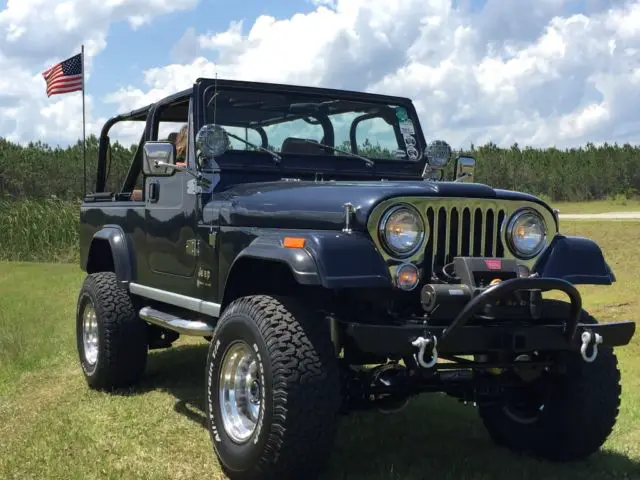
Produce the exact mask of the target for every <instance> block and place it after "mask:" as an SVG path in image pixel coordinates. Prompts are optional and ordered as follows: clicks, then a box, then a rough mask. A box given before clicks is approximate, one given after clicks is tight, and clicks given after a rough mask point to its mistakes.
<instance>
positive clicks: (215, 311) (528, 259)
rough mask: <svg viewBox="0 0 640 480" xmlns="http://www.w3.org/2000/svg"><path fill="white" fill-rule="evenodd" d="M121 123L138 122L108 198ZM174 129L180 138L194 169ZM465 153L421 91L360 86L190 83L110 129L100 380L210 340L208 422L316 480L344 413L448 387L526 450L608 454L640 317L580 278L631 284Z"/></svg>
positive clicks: (233, 460) (89, 364)
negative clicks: (603, 304) (602, 303)
mask: <svg viewBox="0 0 640 480" xmlns="http://www.w3.org/2000/svg"><path fill="white" fill-rule="evenodd" d="M125 120H136V121H140V122H144V125H145V129H144V133H143V135H142V137H141V139H140V142H139V145H138V149H137V150H136V152H135V155H134V158H133V159H132V163H131V168H130V170H129V172H128V174H127V176H126V178H125V180H124V182H123V184H122V185H121V186H120V188H119V189H118V191H115V192H109V191H106V185H107V172H108V151H109V142H110V140H109V136H108V135H109V130H110V129H111V127H112V126H113V125H115V124H116V123H118V122H119V121H125ZM163 122H169V123H175V122H181V123H184V124H186V125H187V126H188V136H187V138H188V144H187V150H186V165H185V166H184V167H180V166H177V165H176V159H175V152H176V147H175V145H174V144H173V143H172V141H171V140H170V139H168V138H167V139H166V140H164V139H163V137H162V136H161V135H160V129H161V128H160V126H161V125H162V124H163ZM367 122H373V123H369V124H368V123H367ZM366 125H369V126H368V127H367V126H366ZM369 135H370V136H372V137H373V138H377V139H378V140H380V141H382V142H383V143H384V145H385V146H384V148H378V146H377V145H375V144H371V142H369V141H368V137H367V136H369ZM363 136H364V137H365V139H364V140H363ZM450 156H451V150H450V148H449V147H448V145H447V144H446V143H444V142H428V141H427V139H426V138H425V135H424V133H423V132H422V130H421V127H420V122H419V119H418V116H417V113H416V110H415V108H414V106H413V103H412V102H411V100H410V99H407V98H402V97H393V96H385V95H374V94H368V93H361V92H349V91H341V90H331V89H322V88H311V87H298V86H289V85H277V84H264V83H251V82H239V81H226V80H211V79H198V80H197V81H196V82H195V83H194V85H193V87H192V88H190V89H188V90H185V91H183V92H179V93H177V94H175V95H173V96H170V97H167V98H165V99H162V100H160V101H158V102H157V103H155V104H152V105H149V106H148V107H145V108H142V109H139V110H135V111H133V112H130V113H128V114H123V115H120V116H117V117H114V118H113V119H111V120H110V121H109V122H107V124H106V125H105V127H104V129H103V131H102V134H101V137H100V151H99V159H98V168H97V176H96V189H95V193H93V194H90V195H88V196H87V197H86V198H85V201H84V203H83V204H82V206H81V217H80V253H81V255H80V256H81V268H82V269H83V270H84V271H86V273H87V280H86V281H85V284H84V286H83V288H82V290H81V293H80V296H79V300H78V312H77V318H76V322H77V333H78V350H79V354H80V360H81V364H82V367H83V371H84V374H85V376H86V379H87V381H88V383H89V385H90V386H91V387H93V388H102V389H111V388H115V387H121V386H130V385H133V384H135V383H136V382H137V381H138V380H139V379H140V377H141V376H142V375H143V373H144V369H145V366H146V359H147V351H148V349H150V348H167V347H170V346H171V344H172V343H173V342H174V341H175V340H176V339H177V338H178V336H179V335H196V336H201V337H205V338H207V339H208V340H209V341H210V345H209V356H208V359H207V375H206V379H205V380H206V389H205V390H206V391H205V396H206V404H207V416H208V422H209V432H210V434H211V439H212V442H213V445H214V448H215V452H216V454H217V455H218V458H219V460H220V463H221V465H222V467H223V469H224V470H225V472H226V473H227V475H228V476H229V477H231V478H279V479H283V478H310V477H312V476H314V475H316V474H317V473H318V472H319V471H321V470H322V466H323V464H324V462H325V461H326V458H327V457H328V455H329V452H330V449H331V445H332V441H333V437H334V434H335V426H336V422H337V417H338V415H339V414H340V413H348V412H349V411H353V410H356V409H360V408H379V409H381V410H386V411H388V410H394V409H398V408H402V407H403V406H404V405H406V403H407V401H408V399H409V398H410V397H411V396H413V395H415V394H419V393H423V392H433V391H441V392H445V393H447V394H449V395H451V396H452V397H455V398H458V399H459V400H461V401H465V402H466V401H472V402H475V403H476V405H477V406H478V408H479V410H480V415H481V417H482V419H483V421H484V422H485V425H486V426H487V428H488V430H489V432H490V433H491V436H492V438H493V439H494V440H495V441H496V442H497V443H502V444H506V445H507V446H509V447H510V448H513V449H515V450H522V449H525V450H532V451H534V452H535V453H537V454H539V455H542V456H544V457H546V458H553V459H562V460H566V459H575V458H584V457H585V456H587V455H589V454H590V453H592V452H594V451H595V450H597V449H598V448H599V447H600V446H601V445H602V444H603V443H604V441H605V440H606V438H607V436H608V435H609V432H610V431H611V429H612V428H613V425H614V423H615V418H616V416H617V405H618V404H619V390H620V386H619V372H618V370H617V367H616V360H615V355H614V353H613V347H616V346H620V345H626V344H627V343H628V342H629V341H630V339H631V337H632V336H633V334H634V332H635V324H634V323H633V322H617V323H609V324H598V323H597V321H596V320H595V319H594V318H593V317H591V316H590V315H589V314H588V312H586V310H584V309H583V307H582V301H581V297H580V294H579V291H578V289H577V288H578V287H577V286H578V285H580V284H597V285H603V286H606V285H610V284H611V283H612V282H614V281H615V276H614V274H613V272H612V271H611V269H610V268H609V265H608V264H607V263H606V261H605V259H604V256H603V254H602V252H601V250H600V248H599V247H598V246H597V244H595V243H594V242H593V241H591V240H588V239H584V238H576V237H570V236H565V235H563V234H562V233H561V232H560V224H559V218H558V215H557V212H556V211H554V210H553V209H552V208H551V207H550V206H549V205H547V204H546V203H545V202H543V201H542V200H540V199H539V198H537V197H535V196H533V195H529V194H526V193H522V192H515V191H507V190H502V189H496V188H491V187H490V186H487V185H482V184H478V183H474V181H473V180H474V178H473V166H474V163H475V162H474V160H473V159H472V158H470V157H459V158H457V159H456V161H455V163H454V165H453V167H454V168H453V170H454V176H453V178H450V179H447V178H446V177H445V175H449V174H445V173H444V172H445V170H444V169H445V167H446V166H447V164H448V161H449V157H450ZM138 188H139V189H140V190H141V192H140V193H139V194H136V195H134V192H135V191H136V190H137V189H138ZM554 290H555V291H561V292H564V293H565V294H566V296H567V297H568V300H569V301H568V302H567V301H557V300H551V299H547V298H545V297H544V295H543V294H544V293H545V292H547V291H554ZM469 357H471V358H469ZM440 360H447V362H446V363H443V362H441V361H440ZM367 365H369V366H370V365H374V367H373V368H365V366H367ZM592 382H595V383H597V384H598V385H599V387H598V388H597V389H591V390H589V388H587V391H589V392H590V393H588V394H587V397H586V398H585V397H582V396H581V395H582V394H581V393H580V392H583V391H584V389H585V385H586V386H589V385H591V384H592ZM597 395H600V397H597V398H595V399H594V398H593V396H597ZM590 396H591V397H590ZM541 406H545V408H544V409H541ZM571 408H578V409H582V410H580V411H581V414H582V415H583V416H582V417H576V416H575V415H573V416H572V415H567V412H568V409H571Z"/></svg>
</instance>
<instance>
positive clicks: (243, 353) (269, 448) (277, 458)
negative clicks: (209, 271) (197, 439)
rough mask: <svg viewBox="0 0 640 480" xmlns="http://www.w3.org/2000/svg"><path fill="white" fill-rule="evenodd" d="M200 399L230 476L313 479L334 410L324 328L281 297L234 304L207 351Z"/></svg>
mask: <svg viewBox="0 0 640 480" xmlns="http://www.w3.org/2000/svg"><path fill="white" fill-rule="evenodd" d="M206 400H207V401H206V411H207V418H208V421H209V433H210V436H211V440H212V443H213V446H214V450H215V452H216V455H217V457H218V460H219V462H220V464H221V466H222V468H223V470H224V471H225V473H226V475H227V476H228V477H229V478H230V479H232V480H235V479H243V480H245V479H279V480H286V479H289V478H292V479H293V478H296V479H297V478H305V479H311V478H315V477H316V476H317V475H318V474H319V472H320V471H321V470H322V469H323V468H324V465H325V463H326V461H327V459H328V457H329V456H330V453H331V448H332V446H333V440H334V437H335V432H336V424H337V417H338V410H339V407H340V383H339V375H338V366H337V360H336V358H335V354H334V350H333V344H332V343H331V337H330V334H329V331H328V326H327V323H326V322H325V321H324V319H323V318H320V317H319V316H318V315H316V314H315V313H314V312H313V311H311V310H309V309H307V308H305V307H304V306H302V305H301V304H300V303H299V302H297V301H295V300H292V299H288V298H274V297H270V296H264V295H258V296H251V297H244V298H240V299H238V300H236V301H234V302H233V303H231V304H230V305H229V307H228V308H227V309H226V310H225V312H224V314H223V315H222V317H221V318H220V321H219V323H218V325H217V327H216V331H215V334H214V336H213V340H212V341H211V344H210V346H209V355H208V358H207V368H206Z"/></svg>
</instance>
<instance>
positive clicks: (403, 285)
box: [396, 263, 420, 291]
mask: <svg viewBox="0 0 640 480" xmlns="http://www.w3.org/2000/svg"><path fill="white" fill-rule="evenodd" d="M419 281H420V274H419V272H418V268H417V267H416V266H415V265H413V264H412V263H403V264H402V265H400V266H399V267H398V269H397V270H396V285H397V286H398V288H400V289H402V290H405V291H409V290H413V289H414V288H416V286H417V285H418V282H419Z"/></svg>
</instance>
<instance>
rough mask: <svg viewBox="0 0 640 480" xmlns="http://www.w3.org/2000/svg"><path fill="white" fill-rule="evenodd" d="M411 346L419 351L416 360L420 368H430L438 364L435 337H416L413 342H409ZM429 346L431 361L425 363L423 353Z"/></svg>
mask: <svg viewBox="0 0 640 480" xmlns="http://www.w3.org/2000/svg"><path fill="white" fill-rule="evenodd" d="M411 345H413V346H414V347H418V348H419V349H420V351H419V352H418V355H417V358H416V360H417V361H418V364H420V366H421V367H423V368H431V367H433V366H434V365H435V364H436V363H437V362H438V350H437V349H436V346H437V345H438V339H437V337H435V336H433V335H432V336H431V337H430V338H424V337H418V338H416V339H415V340H414V341H413V342H411ZM429 346H431V360H429V361H428V362H425V360H424V352H425V350H426V349H427V347H429Z"/></svg>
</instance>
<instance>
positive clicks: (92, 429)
mask: <svg viewBox="0 0 640 480" xmlns="http://www.w3.org/2000/svg"><path fill="white" fill-rule="evenodd" d="M562 226H563V230H564V231H565V232H566V233H568V234H577V235H584V236H588V237H591V238H594V239H595V240H596V241H598V243H599V244H600V245H601V246H602V248H603V249H604V252H605V255H606V257H607V258H608V260H609V261H610V264H611V266H612V268H613V269H614V271H615V272H616V274H617V276H618V283H617V284H615V285H614V286H612V287H592V286H587V287H582V288H581V291H582V292H583V294H584V304H585V308H587V309H588V310H590V311H591V312H592V313H593V314H595V315H596V316H597V317H598V318H599V319H600V320H601V321H610V320H618V319H634V320H638V319H639V318H640V297H639V293H640V281H639V280H638V279H637V271H638V270H639V269H640V248H639V247H638V246H637V245H638V244H637V239H638V238H639V237H640V222H615V223H607V224H606V225H605V227H604V228H603V226H602V225H598V224H597V223H594V222H584V221H583V222H568V221H565V222H562ZM82 278H83V277H82V273H81V272H80V271H79V269H78V268H77V267H76V266H75V265H65V264H56V265H53V264H29V263H0V292H2V295H0V332H1V333H0V415H1V416H2V419H3V421H2V422H0V452H2V453H1V454H0V478H2V479H21V480H22V479H42V478H47V479H48V478H56V479H57V478H64V479H83V480H84V479H94V478H95V479H97V478H114V479H115V478H127V479H129V478H136V479H142V478H153V479H187V478H194V479H195V478H199V479H200V478H212V479H218V478H224V477H223V476H222V475H221V474H220V472H219V469H218V466H217V463H216V461H215V457H214V455H213V452H212V449H211V443H210V441H209V437H208V434H207V431H206V429H205V418H204V397H203V384H204V362H205V357H206V352H207V345H208V344H207V343H206V342H205V341H204V340H202V341H200V340H191V341H190V342H188V343H187V342H182V341H181V342H180V344H179V345H180V346H179V347H178V348H174V349H171V350H164V351H156V352H153V353H151V356H150V361H149V366H148V369H147V375H146V378H145V380H144V382H143V383H142V384H141V385H140V386H139V387H138V388H136V389H134V390H132V391H131V392H128V393H127V394H120V395H114V394H112V395H109V394H104V393H96V392H92V391H89V390H88V389H87V387H86V386H85V383H84V381H83V378H82V375H81V371H80V368H79V366H78V363H77V360H76V352H75V335H74V320H73V319H74V312H75V302H76V295H77V291H78V288H79V286H80V284H81V282H82ZM618 354H619V360H620V366H621V370H622V377H623V401H622V407H621V413H620V417H619V421H618V424H617V426H616V428H615V431H614V434H613V435H612V436H611V438H610V439H609V441H608V442H607V443H606V445H605V448H604V450H603V451H602V452H601V453H599V454H597V455H595V456H594V457H592V458H591V459H590V460H589V461H588V462H584V463H577V464H569V465H560V466H558V465H551V464H548V463H544V462H539V461H536V460H533V459H531V458H528V457H520V456H516V455H513V454H511V453H509V452H508V451H507V450H505V449H502V448H498V447H496V446H494V445H493V444H492V443H491V442H490V440H489V438H488V436H487V434H486V432H485V430H484V428H483V427H482V424H481V423H480V420H479V419H478V417H477V414H476V411H475V410H474V409H473V408H472V407H465V406H463V405H461V404H459V403H457V402H455V401H454V400H453V399H449V398H446V397H441V396H437V395H432V396H424V397H421V398H419V399H416V400H414V401H413V402H412V404H411V405H410V406H409V407H408V408H407V409H406V410H404V411H403V412H401V413H399V414H396V415H390V416H388V415H382V414H377V413H366V414H357V415H353V416H352V417H349V418H346V419H344V421H343V423H342V425H341V429H340V433H339V438H338V440H337V443H336V446H335V452H334V455H333V457H332V459H331V463H330V466H329V470H328V472H327V474H326V476H325V478H327V479H347V478H348V479H368V480H382V479H385V480H388V479H425V478H434V479H438V480H442V479H498V480H502V479H505V480H506V479H509V480H511V479H536V480H540V479H564V480H578V479H580V480H584V479H609V478H621V479H632V478H640V340H638V338H637V337H636V338H635V339H634V340H633V343H632V344H631V345H629V346H627V347H624V348H620V349H619V350H618ZM587 420H588V419H587Z"/></svg>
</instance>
